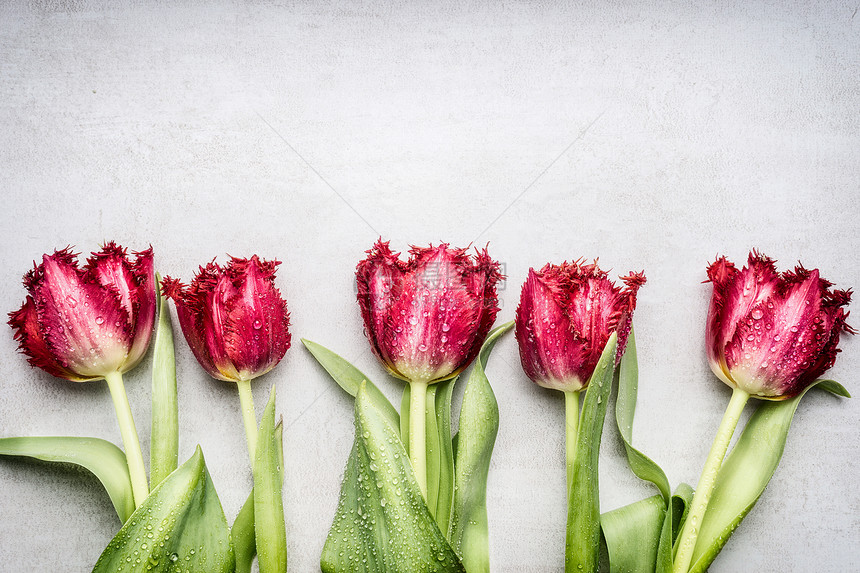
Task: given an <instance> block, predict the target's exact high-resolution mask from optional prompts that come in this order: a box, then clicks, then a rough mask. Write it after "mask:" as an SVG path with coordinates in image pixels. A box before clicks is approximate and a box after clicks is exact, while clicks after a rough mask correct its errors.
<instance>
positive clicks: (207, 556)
mask: <svg viewBox="0 0 860 573" xmlns="http://www.w3.org/2000/svg"><path fill="white" fill-rule="evenodd" d="M234 567H235V564H234V560H233V549H232V546H231V544H230V531H229V529H228V527H227V520H226V519H225V518H224V511H223V510H222V509H221V502H220V501H219V500H218V494H217V493H216V492H215V487H214V486H213V484H212V479H211V478H210V477H209V472H208V471H207V469H206V463H205V462H204V460H203V453H202V452H201V451H200V447H199V446H198V447H197V450H196V451H195V452H194V455H193V456H191V458H190V459H189V460H188V461H187V462H185V463H184V464H182V465H181V466H180V467H179V468H178V469H177V470H176V471H174V472H173V473H172V474H170V475H169V476H168V477H167V479H165V480H164V481H162V482H161V484H160V485H158V486H157V487H156V488H155V489H154V490H153V491H152V493H150V494H149V497H147V498H146V500H145V501H144V502H143V503H142V504H141V505H140V507H138V508H137V510H136V511H135V512H134V513H133V514H132V516H131V517H130V518H129V519H128V521H126V522H125V525H123V526H122V529H120V531H119V533H117V534H116V536H115V537H114V538H113V540H112V541H111V542H110V543H109V544H108V546H107V548H105V550H104V552H102V554H101V557H99V560H98V561H97V562H96V565H95V568H93V573H119V572H122V573H137V572H144V571H148V572H169V573H178V572H179V571H183V572H191V573H231V572H232V571H233V570H234Z"/></svg>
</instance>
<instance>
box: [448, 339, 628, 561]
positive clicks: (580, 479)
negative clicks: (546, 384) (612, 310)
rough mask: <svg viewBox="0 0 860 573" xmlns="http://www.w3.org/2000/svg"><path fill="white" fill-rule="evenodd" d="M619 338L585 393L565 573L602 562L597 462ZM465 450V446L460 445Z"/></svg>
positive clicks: (569, 507) (612, 342) (570, 498)
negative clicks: (600, 559) (600, 560)
mask: <svg viewBox="0 0 860 573" xmlns="http://www.w3.org/2000/svg"><path fill="white" fill-rule="evenodd" d="M617 342H618V335H617V334H616V333H612V335H611V336H610V337H609V340H608V341H607V342H606V346H605V347H604V349H603V353H602V354H601V355H600V360H599V361H598V362H597V366H596V367H595V368H594V373H592V375H591V378H590V379H589V382H588V389H587V390H586V392H585V401H584V403H583V405H582V413H581V414H580V418H579V427H578V432H577V438H576V452H577V454H576V460H575V461H574V466H573V479H572V481H571V487H570V491H569V492H568V499H567V540H566V551H565V571H567V572H568V573H570V572H579V571H583V572H586V573H589V572H596V571H597V567H598V560H599V558H600V553H599V548H600V499H599V490H598V484H597V461H598V456H599V453H600V439H601V435H602V433H603V420H604V418H605V417H606V408H607V406H608V405H609V395H610V393H611V391H612V377H613V373H614V371H615V350H616V347H617ZM461 447H462V444H461Z"/></svg>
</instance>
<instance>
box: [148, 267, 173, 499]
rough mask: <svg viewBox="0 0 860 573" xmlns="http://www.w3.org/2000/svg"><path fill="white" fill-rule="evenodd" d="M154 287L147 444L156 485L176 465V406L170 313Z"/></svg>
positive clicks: (151, 473)
mask: <svg viewBox="0 0 860 573" xmlns="http://www.w3.org/2000/svg"><path fill="white" fill-rule="evenodd" d="M155 282H156V284H157V285H159V286H158V289H159V291H158V296H157V298H156V300H157V301H158V323H157V324H156V327H155V342H154V343H153V351H152V438H151V440H150V445H149V466H150V480H151V482H152V487H155V486H157V485H158V484H160V483H161V482H162V480H164V478H166V477H167V476H169V475H170V474H171V473H173V470H175V469H176V467H177V466H178V465H179V406H178V401H177V398H176V358H175V355H174V348H173V328H172V327H171V324H170V310H169V308H168V306H167V301H166V299H165V298H164V296H163V295H162V294H161V286H160V285H161V275H156V281H155Z"/></svg>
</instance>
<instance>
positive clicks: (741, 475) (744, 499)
mask: <svg viewBox="0 0 860 573" xmlns="http://www.w3.org/2000/svg"><path fill="white" fill-rule="evenodd" d="M816 385H817V386H819V387H820V388H821V389H823V390H826V391H828V392H831V393H833V394H836V395H838V396H844V397H849V396H850V395H849V394H848V391H847V390H845V388H844V387H842V385H840V384H839V383H837V382H834V381H833V380H818V381H816V382H815V383H813V385H812V386H810V387H809V388H807V390H805V391H804V392H803V393H802V394H800V395H798V396H795V397H794V398H791V399H789V400H785V401H781V402H762V404H760V405H759V406H758V408H757V409H756V411H755V412H754V413H753V415H752V416H751V417H750V419H749V421H748V422H747V425H746V427H744V431H743V433H742V434H741V436H740V438H738V441H737V443H736V444H735V446H734V448H732V451H731V452H730V453H729V455H728V456H727V457H726V459H725V461H724V462H723V465H722V468H721V469H720V472H719V474H717V481H716V484H715V485H714V491H713V493H712V494H711V499H710V501H709V502H708V508H707V510H706V511H705V515H704V517H703V518H702V527H701V529H700V531H699V536H698V540H697V542H696V547H695V549H694V551H693V565H692V566H691V568H690V571H691V572H703V571H707V569H708V567H709V566H710V564H711V562H713V560H714V559H715V558H716V556H717V554H718V553H719V552H720V550H721V549H722V548H723V546H724V545H725V543H726V541H728V538H729V536H730V535H731V534H732V532H733V531H734V530H735V528H736V527H737V526H738V524H740V522H741V521H742V520H743V518H744V517H745V516H746V514H747V513H749V511H750V510H751V509H752V507H753V506H754V505H755V504H756V502H757V501H758V499H759V497H760V496H761V494H762V492H764V489H765V487H766V486H767V484H768V482H769V481H770V478H771V477H772V476H773V473H774V471H776V468H777V466H778V465H779V461H780V459H781V458H782V452H783V451H784V450H785V442H786V439H787V438H788V431H789V429H790V427H791V421H792V419H793V418H794V413H795V411H796V410H797V406H798V404H800V401H801V399H803V396H804V395H805V394H806V392H807V391H808V390H809V389H811V388H813V387H814V386H816Z"/></svg>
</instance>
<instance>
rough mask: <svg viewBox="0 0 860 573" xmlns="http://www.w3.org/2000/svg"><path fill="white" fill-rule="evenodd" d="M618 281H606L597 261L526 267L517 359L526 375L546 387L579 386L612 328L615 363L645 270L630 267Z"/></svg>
mask: <svg viewBox="0 0 860 573" xmlns="http://www.w3.org/2000/svg"><path fill="white" fill-rule="evenodd" d="M621 281H622V282H624V284H625V285H626V288H624V289H622V288H620V287H618V286H616V285H615V284H614V283H613V282H612V281H610V280H609V279H608V278H607V274H606V273H605V272H604V271H601V270H600V268H598V266H597V263H596V262H595V263H594V264H591V265H586V264H582V263H581V262H580V261H577V262H574V263H562V264H561V265H550V264H547V265H545V266H544V267H543V268H542V269H541V270H540V271H537V272H536V271H535V270H534V269H529V276H528V278H527V279H526V283H525V284H524V285H523V290H522V294H521V296H520V306H519V308H518V309H517V326H516V337H517V342H518V344H519V348H520V361H521V362H522V365H523V370H525V373H526V375H527V376H528V377H529V378H531V379H532V380H533V381H534V382H536V383H537V384H539V385H540V386H543V387H544V388H552V389H555V390H561V391H562V392H566V393H571V392H573V393H576V392H579V391H581V390H582V389H584V388H585V387H586V386H587V385H588V379H589V378H590V377H591V374H592V373H593V372H594V367H595V366H596V365H597V361H598V360H599V359H600V354H601V352H603V348H604V347H605V346H606V342H607V341H608V340H609V336H610V335H611V334H612V333H613V332H617V333H618V354H617V356H616V364H617V362H618V360H620V359H621V356H622V355H623V354H624V348H625V346H626V344H627V337H628V335H629V334H630V325H631V321H632V319H633V309H634V308H636V293H637V291H638V290H639V287H640V286H642V285H643V284H644V283H645V275H644V273H630V274H629V275H628V276H626V277H621Z"/></svg>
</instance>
